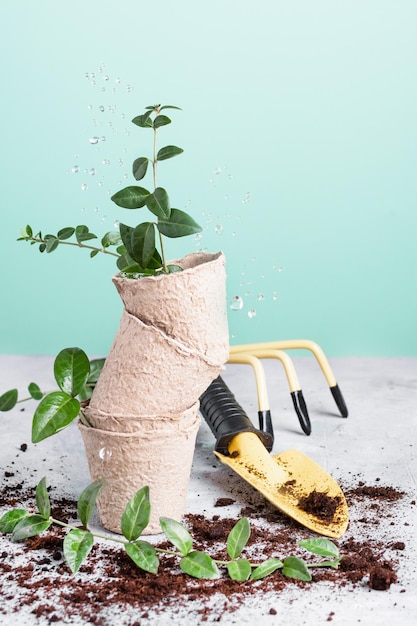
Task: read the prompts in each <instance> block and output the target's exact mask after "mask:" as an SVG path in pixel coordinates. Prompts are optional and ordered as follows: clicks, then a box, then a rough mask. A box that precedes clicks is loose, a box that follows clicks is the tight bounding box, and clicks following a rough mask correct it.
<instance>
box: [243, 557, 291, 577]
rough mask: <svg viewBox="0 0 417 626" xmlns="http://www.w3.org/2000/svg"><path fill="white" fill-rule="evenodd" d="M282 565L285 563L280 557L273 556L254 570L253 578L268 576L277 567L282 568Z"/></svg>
mask: <svg viewBox="0 0 417 626" xmlns="http://www.w3.org/2000/svg"><path fill="white" fill-rule="evenodd" d="M282 565H283V564H282V562H281V561H280V560H279V559H276V558H275V557H271V558H270V559H267V560H266V561H264V562H263V563H261V564H260V565H258V567H256V568H255V569H254V570H253V572H252V575H251V580H260V579H261V578H265V577H266V576H269V574H273V572H275V571H276V570H277V569H281V567H282Z"/></svg>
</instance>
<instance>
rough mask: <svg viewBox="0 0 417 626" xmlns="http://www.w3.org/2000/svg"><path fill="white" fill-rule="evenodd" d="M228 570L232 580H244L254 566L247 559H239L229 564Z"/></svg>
mask: <svg viewBox="0 0 417 626" xmlns="http://www.w3.org/2000/svg"><path fill="white" fill-rule="evenodd" d="M227 571H228V573H229V576H230V578H231V579H232V580H241V581H243V580H248V578H249V577H250V574H251V571H252V566H251V564H250V562H249V561H248V560H247V559H238V560H237V561H230V563H228V564H227Z"/></svg>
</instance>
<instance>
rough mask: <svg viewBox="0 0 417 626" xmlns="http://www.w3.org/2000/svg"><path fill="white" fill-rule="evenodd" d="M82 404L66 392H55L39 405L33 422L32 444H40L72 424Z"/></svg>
mask: <svg viewBox="0 0 417 626" xmlns="http://www.w3.org/2000/svg"><path fill="white" fill-rule="evenodd" d="M79 411H80V403H79V401H78V400H77V399H76V398H72V397H71V396H70V395H68V394H67V393H65V392H64V391H53V392H52V393H49V394H48V395H47V396H45V397H44V398H43V399H42V400H41V401H40V403H39V404H38V406H37V408H36V411H35V414H34V416H33V420H32V442H33V443H39V441H42V440H43V439H46V438H47V437H51V436H52V435H55V434H56V433H57V432H59V431H60V430H62V429H63V428H65V427H66V426H68V425H69V424H71V422H72V421H73V420H74V419H75V418H76V417H77V415H78V413H79Z"/></svg>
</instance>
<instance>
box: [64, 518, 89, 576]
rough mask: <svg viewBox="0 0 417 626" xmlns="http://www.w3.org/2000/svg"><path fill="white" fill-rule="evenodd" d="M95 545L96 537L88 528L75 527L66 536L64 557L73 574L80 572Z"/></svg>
mask: <svg viewBox="0 0 417 626" xmlns="http://www.w3.org/2000/svg"><path fill="white" fill-rule="evenodd" d="M93 545H94V537H93V535H92V534H91V533H90V532H89V531H88V530H82V529H81V528H74V529H72V530H70V531H69V533H68V534H67V535H66V536H65V539H64V557H65V561H66V562H67V565H68V567H69V568H70V570H71V572H72V573H73V574H75V572H78V570H79V569H80V567H81V565H82V563H83V561H85V559H86V558H87V556H88V554H89V552H90V550H91V548H92V547H93Z"/></svg>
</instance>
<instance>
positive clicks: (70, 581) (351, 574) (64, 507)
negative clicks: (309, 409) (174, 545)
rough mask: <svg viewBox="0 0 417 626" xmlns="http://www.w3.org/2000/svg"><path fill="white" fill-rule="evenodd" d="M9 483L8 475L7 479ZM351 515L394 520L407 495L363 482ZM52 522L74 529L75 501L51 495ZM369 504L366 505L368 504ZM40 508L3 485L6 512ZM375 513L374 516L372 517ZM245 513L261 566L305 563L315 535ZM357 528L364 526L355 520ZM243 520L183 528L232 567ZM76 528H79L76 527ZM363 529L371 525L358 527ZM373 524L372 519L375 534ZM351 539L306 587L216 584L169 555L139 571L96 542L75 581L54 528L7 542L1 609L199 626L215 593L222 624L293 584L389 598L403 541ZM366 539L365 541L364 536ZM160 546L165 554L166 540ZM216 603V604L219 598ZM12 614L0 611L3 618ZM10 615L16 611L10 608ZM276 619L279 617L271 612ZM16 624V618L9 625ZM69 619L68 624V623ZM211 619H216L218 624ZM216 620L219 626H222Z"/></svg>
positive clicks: (97, 622)
mask: <svg viewBox="0 0 417 626" xmlns="http://www.w3.org/2000/svg"><path fill="white" fill-rule="evenodd" d="M8 478H9V480H8V481H7V482H9V481H10V482H11V480H10V479H11V478H12V477H10V476H9V477H8ZM345 493H346V497H347V499H348V502H349V506H350V509H351V513H353V514H354V515H356V517H358V516H360V515H361V510H362V509H361V506H362V508H366V509H367V510H368V509H370V507H371V506H372V505H376V507H377V508H375V509H374V511H375V515H376V516H377V517H378V518H381V515H383V511H384V510H386V509H387V508H388V507H386V503H387V502H389V503H390V513H389V516H390V517H392V515H395V513H393V507H392V503H395V501H397V500H400V499H401V498H403V497H404V496H405V494H404V493H403V492H400V491H398V490H396V489H395V488H394V487H370V486H366V485H364V484H363V483H360V484H359V485H358V486H356V487H353V488H349V489H347V490H345ZM51 503H52V507H53V510H52V515H53V516H54V517H55V518H57V519H60V520H63V521H69V522H71V523H74V520H76V519H77V513H76V503H75V502H73V501H72V500H70V499H66V498H56V497H54V495H53V493H52V494H51ZM230 503H231V502H229V501H228V502H227V503H226V502H222V501H221V499H219V500H218V501H217V502H216V503H215V504H216V505H217V506H219V507H221V506H225V505H226V504H230ZM364 503H365V506H363V504H364ZM33 506H34V490H32V489H26V488H25V485H24V484H22V483H17V484H14V485H12V484H10V485H6V486H4V487H3V488H2V490H1V491H0V508H1V513H3V512H5V511H7V510H9V509H11V508H17V507H19V508H27V509H30V508H32V507H33ZM371 511H372V509H371ZM240 515H245V516H247V517H248V518H249V520H250V524H251V535H250V539H249V541H248V544H247V546H246V548H245V551H247V552H246V553H247V555H248V558H250V559H252V560H264V559H266V558H268V557H270V556H277V557H278V558H285V557H286V556H289V555H290V554H292V555H297V556H301V557H302V558H306V560H308V556H306V553H305V552H304V551H302V550H301V549H300V548H298V546H297V541H298V540H300V539H303V538H307V537H310V536H311V533H310V532H309V531H306V530H305V529H303V528H302V527H300V526H299V525H298V524H297V523H296V522H295V521H293V520H291V519H289V518H287V517H285V516H284V515H283V514H281V513H280V512H279V511H277V510H276V509H274V508H273V507H271V506H270V505H269V504H268V503H266V502H265V503H264V502H263V501H262V503H258V504H257V505H256V506H250V507H245V508H244V509H242V510H241V511H240ZM359 521H361V520H360V519H359ZM236 522H237V518H229V517H221V516H220V515H219V514H218V515H213V516H211V517H210V518H208V517H206V516H204V515H200V514H189V515H186V517H185V524H186V525H187V527H188V528H189V530H190V532H191V534H192V536H193V539H194V549H196V550H204V551H207V552H209V553H210V554H211V556H213V557H214V558H216V559H226V558H227V554H226V547H225V546H226V539H227V536H228V533H229V532H230V530H231V529H232V527H233V526H234V525H235V524H236ZM75 523H76V522H75ZM362 523H366V522H362ZM373 523H374V520H369V525H370V528H371V530H372V524H373ZM360 535H361V536H358V537H354V536H351V535H349V533H348V532H347V533H346V535H345V537H343V538H341V539H339V540H337V541H335V543H337V545H338V547H339V550H340V553H341V556H342V557H343V559H342V561H341V564H340V567H339V569H337V570H334V569H325V568H319V569H313V570H312V575H313V581H312V582H310V583H306V582H301V581H298V580H294V579H290V578H286V577H284V576H283V575H282V573H281V571H280V570H278V571H276V572H275V573H274V574H272V575H270V576H268V577H267V578H264V579H262V580H260V581H246V582H245V583H241V582H237V581H233V580H231V579H230V578H228V577H227V575H226V574H223V575H222V577H221V578H219V579H215V580H199V579H195V578H191V577H189V576H187V575H185V574H184V573H183V572H182V571H181V570H180V569H179V567H178V560H177V558H176V557H172V556H166V555H164V556H161V557H160V568H159V571H158V574H157V575H153V574H149V573H146V572H144V571H142V570H140V569H138V568H137V567H136V566H135V565H134V563H133V562H132V561H131V560H130V558H129V557H128V556H127V554H126V553H125V551H124V550H123V549H119V548H117V547H115V546H116V544H110V543H109V542H106V543H96V544H95V545H94V547H93V549H92V551H91V552H90V554H89V556H88V558H87V560H86V561H85V562H84V564H83V565H82V566H81V568H80V571H79V572H78V573H77V574H75V575H73V574H71V572H70V570H69V569H68V567H67V565H66V563H65V560H64V558H63V553H62V541H63V537H64V533H63V531H62V530H61V529H59V528H58V527H56V526H54V527H51V528H50V529H48V530H47V531H46V532H44V533H42V534H41V535H39V536H37V537H33V538H30V539H27V540H26V541H24V542H21V543H19V544H10V550H8V549H7V550H4V549H3V552H2V553H0V573H1V576H0V594H1V597H2V598H3V599H4V600H5V601H10V602H13V598H16V601H15V604H14V606H15V609H14V610H15V611H19V610H20V609H21V607H28V608H29V610H30V612H31V613H33V614H34V615H35V616H36V617H37V618H44V619H46V620H47V621H48V622H49V623H51V624H52V623H71V619H73V618H74V619H75V618H77V619H78V620H82V621H83V622H84V623H88V624H92V625H94V626H104V625H106V624H108V621H107V620H106V617H105V612H106V609H109V608H114V607H120V609H121V611H123V609H124V610H125V611H126V610H127V609H130V608H132V609H134V615H135V616H136V617H135V618H128V617H126V619H127V620H128V621H124V620H125V618H124V617H123V614H122V613H120V614H119V615H120V621H119V622H118V623H120V625H121V626H122V625H125V624H126V625H128V626H138V625H139V624H140V620H141V619H145V618H147V617H149V616H150V614H151V613H152V614H155V612H156V613H163V612H164V611H166V610H168V609H169V610H172V608H173V607H178V608H180V607H187V609H189V610H190V611H193V612H194V614H195V615H196V616H197V617H196V619H199V620H200V621H208V620H209V616H210V621H213V619H214V618H213V603H211V604H210V600H213V599H214V596H216V594H222V595H221V596H220V597H221V598H222V600H221V602H216V604H215V606H216V610H217V612H218V617H219V619H220V616H221V615H222V614H224V613H227V612H233V611H234V610H235V608H236V607H237V606H238V605H239V603H241V602H242V601H244V600H245V599H247V598H249V597H251V596H254V595H259V594H260V595H262V594H264V593H265V592H271V591H272V592H274V593H275V594H279V593H280V592H282V591H283V590H284V589H286V588H288V587H289V586H291V587H292V588H293V589H294V590H295V589H297V588H299V589H300V593H306V592H308V591H309V589H311V587H312V586H314V585H315V584H316V583H318V582H320V581H324V582H325V583H326V584H328V585H331V586H332V587H334V588H335V589H336V588H341V587H349V588H353V589H354V588H355V587H357V586H362V587H363V586H368V587H369V588H370V590H387V589H389V588H390V586H391V584H393V583H398V582H400V581H399V580H398V572H397V561H396V557H397V556H398V551H400V552H403V551H404V550H405V549H406V545H405V543H404V542H403V541H401V540H399V539H401V538H398V537H397V536H396V537H395V540H390V541H388V542H385V543H384V542H382V541H381V540H376V539H372V538H370V536H369V535H367V533H360ZM364 537H366V538H364ZM158 545H159V547H168V542H167V541H166V540H165V541H162V542H160V543H159V544H158ZM216 597H217V596H216ZM2 613H3V614H6V609H5V608H4V605H3V606H2V605H0V615H1V614H2ZM7 614H8V615H10V608H9V609H8V613H7ZM270 614H271V615H274V614H276V609H275V608H273V607H271V609H270ZM11 619H12V618H11ZM65 620H68V621H65ZM214 621H216V620H215V619H214ZM217 621H218V620H217Z"/></svg>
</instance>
